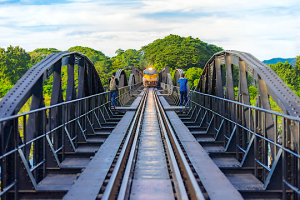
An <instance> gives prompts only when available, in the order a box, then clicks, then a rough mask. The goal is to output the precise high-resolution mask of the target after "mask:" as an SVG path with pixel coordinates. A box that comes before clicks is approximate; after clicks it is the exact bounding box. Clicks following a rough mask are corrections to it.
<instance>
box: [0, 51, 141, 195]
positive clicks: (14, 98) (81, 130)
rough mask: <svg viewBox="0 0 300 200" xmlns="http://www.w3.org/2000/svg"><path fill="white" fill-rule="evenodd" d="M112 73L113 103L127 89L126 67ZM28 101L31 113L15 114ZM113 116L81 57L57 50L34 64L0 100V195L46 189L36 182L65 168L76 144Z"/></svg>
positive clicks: (95, 77) (121, 99)
mask: <svg viewBox="0 0 300 200" xmlns="http://www.w3.org/2000/svg"><path fill="white" fill-rule="evenodd" d="M65 67H66V68H65ZM66 71H67V75H66ZM77 75H78V76H77ZM66 77H67V80H65V78H66ZM116 77H117V78H118V79H119V80H120V81H119V86H122V88H121V89H120V90H119V94H118V97H117V101H119V102H120V103H121V104H125V103H126V101H128V99H130V98H129V95H130V93H131V88H129V87H128V86H127V85H128V84H127V77H126V73H125V71H124V70H122V69H121V70H118V71H117V73H116ZM52 78H53V84H52V86H51V87H52V92H51V99H50V106H48V107H45V101H44V95H43V93H44V92H45V91H44V85H45V83H47V80H49V79H52ZM63 80H64V81H66V83H65V84H66V85H64V86H66V90H65V91H63V87H62V82H63ZM50 82H51V81H50ZM139 85H141V83H139V84H135V85H134V87H135V88H136V87H138V86H139ZM120 94H121V95H120ZM28 100H30V101H31V105H30V111H29V112H25V113H22V114H17V113H18V112H19V111H20V109H21V108H22V106H23V105H24V104H25V103H26V102H28ZM113 116H114V115H113V113H112V112H111V110H110V92H105V90H104V88H103V85H102V83H101V81H100V78H99V75H98V73H97V71H96V69H95V67H94V65H93V63H92V62H91V61H90V60H89V59H88V58H87V57H86V56H85V55H83V54H81V53H78V52H63V53H56V54H51V55H50V56H48V57H46V58H45V59H43V60H42V61H41V62H39V63H38V64H36V65H34V66H33V67H32V68H30V69H29V70H28V71H27V72H26V73H25V74H24V76H23V77H22V78H21V79H20V80H19V81H18V82H17V83H16V85H15V86H14V87H13V88H12V89H11V90H10V91H9V92H8V94H7V95H6V96H4V98H3V99H2V100H1V102H0V139H1V142H0V150H1V152H0V155H1V156H0V161H1V180H2V184H1V189H2V191H1V193H0V196H1V198H2V199H18V194H19V193H20V191H40V192H42V191H44V190H45V188H42V187H39V185H38V184H39V182H41V181H42V180H43V179H44V178H45V177H46V176H47V174H48V171H49V170H50V171H51V170H53V169H62V168H66V167H67V166H65V165H64V164H63V162H64V160H65V159H66V156H67V155H69V154H76V151H77V150H76V149H77V148H78V146H79V145H82V144H86V143H87V140H88V137H93V136H95V130H96V129H97V130H98V129H99V130H100V129H103V126H104V125H105V124H106V123H107V121H108V120H110V119H111V118H112V117H113ZM58 190H59V189H58Z"/></svg>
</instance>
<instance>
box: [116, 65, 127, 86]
mask: <svg viewBox="0 0 300 200" xmlns="http://www.w3.org/2000/svg"><path fill="white" fill-rule="evenodd" d="M116 78H117V79H118V80H119V85H118V86H119V87H120V88H121V87H124V86H127V85H128V82H127V77H126V72H125V70H124V69H118V70H117V72H116Z"/></svg>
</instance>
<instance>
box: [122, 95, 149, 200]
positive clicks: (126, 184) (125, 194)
mask: <svg viewBox="0 0 300 200" xmlns="http://www.w3.org/2000/svg"><path fill="white" fill-rule="evenodd" d="M145 94H146V93H145ZM147 96H148V93H147V95H146V97H145V99H146V98H147ZM142 106H143V108H142V111H141V115H140V117H139V120H138V124H137V128H136V130H135V134H134V139H133V143H132V145H131V150H130V154H129V158H128V161H127V165H126V169H125V172H124V175H123V180H122V184H121V188H120V190H119V194H118V200H123V199H128V198H129V188H130V186H131V177H132V175H133V173H131V172H132V171H133V168H134V163H135V159H136V155H137V146H138V143H137V142H138V138H139V134H140V127H141V123H142V119H143V114H144V111H145V107H146V101H145V102H144V103H143V105H142Z"/></svg>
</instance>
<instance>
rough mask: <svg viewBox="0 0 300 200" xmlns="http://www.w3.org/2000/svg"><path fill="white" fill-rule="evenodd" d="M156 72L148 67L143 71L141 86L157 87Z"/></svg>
mask: <svg viewBox="0 0 300 200" xmlns="http://www.w3.org/2000/svg"><path fill="white" fill-rule="evenodd" d="M157 77H158V73H157V70H155V69H153V68H152V67H149V68H147V69H145V70H144V71H143V84H144V86H145V87H156V86H157Z"/></svg>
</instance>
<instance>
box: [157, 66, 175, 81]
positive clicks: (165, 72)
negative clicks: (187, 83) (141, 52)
mask: <svg viewBox="0 0 300 200" xmlns="http://www.w3.org/2000/svg"><path fill="white" fill-rule="evenodd" d="M159 82H161V83H164V84H167V85H169V86H171V85H172V84H173V82H172V78H171V74H170V71H169V66H165V67H164V68H163V69H162V70H160V72H159Z"/></svg>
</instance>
